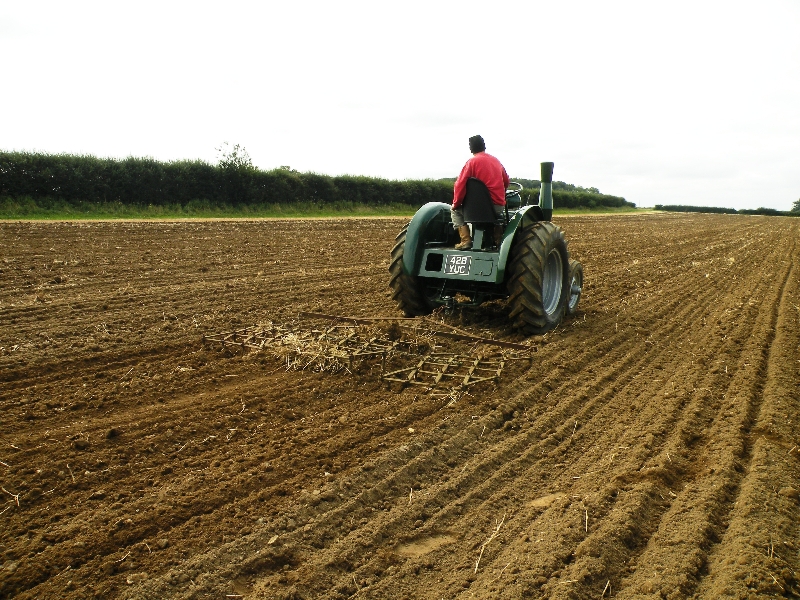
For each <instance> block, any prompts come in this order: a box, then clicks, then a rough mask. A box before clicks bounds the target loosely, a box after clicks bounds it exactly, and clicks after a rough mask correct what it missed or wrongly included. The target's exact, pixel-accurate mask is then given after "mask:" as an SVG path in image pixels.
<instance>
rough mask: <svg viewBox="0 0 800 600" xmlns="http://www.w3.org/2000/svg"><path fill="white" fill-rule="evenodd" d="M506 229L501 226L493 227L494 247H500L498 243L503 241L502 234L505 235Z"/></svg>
mask: <svg viewBox="0 0 800 600" xmlns="http://www.w3.org/2000/svg"><path fill="white" fill-rule="evenodd" d="M505 231H506V228H505V227H503V226H502V225H495V226H494V245H495V246H498V247H499V246H500V242H502V241H503V234H504V233H505Z"/></svg>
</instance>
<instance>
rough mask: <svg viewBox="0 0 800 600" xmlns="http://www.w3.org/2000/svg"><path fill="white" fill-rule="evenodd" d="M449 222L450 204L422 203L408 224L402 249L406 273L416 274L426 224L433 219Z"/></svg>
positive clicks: (425, 236) (422, 249)
mask: <svg viewBox="0 0 800 600" xmlns="http://www.w3.org/2000/svg"><path fill="white" fill-rule="evenodd" d="M434 220H439V221H440V222H450V221H451V218H450V205H449V204H445V203H444V202H428V203H427V204H424V205H423V206H422V207H421V208H420V209H419V210H418V211H417V212H415V213H414V216H413V217H411V222H410V223H409V224H408V230H407V231H406V244H405V248H404V249H403V271H404V272H405V274H406V275H412V276H416V275H417V274H418V273H419V267H420V262H421V261H422V255H423V253H424V250H425V243H424V242H425V240H426V239H427V237H428V236H427V235H426V233H427V232H428V226H429V225H430V224H431V223H432V222H433V221H434Z"/></svg>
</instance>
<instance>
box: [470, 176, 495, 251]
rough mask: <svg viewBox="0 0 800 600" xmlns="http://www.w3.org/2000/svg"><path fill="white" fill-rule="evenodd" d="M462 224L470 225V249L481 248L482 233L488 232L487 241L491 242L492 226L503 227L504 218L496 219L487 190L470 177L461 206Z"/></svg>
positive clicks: (484, 185) (483, 184)
mask: <svg viewBox="0 0 800 600" xmlns="http://www.w3.org/2000/svg"><path fill="white" fill-rule="evenodd" d="M461 210H462V212H463V215H464V222H465V223H469V224H471V225H472V247H473V249H475V250H480V249H482V248H483V241H484V237H485V236H484V233H485V232H486V231H488V232H489V236H488V237H489V240H490V241H491V240H493V239H494V236H493V233H492V232H493V230H494V226H495V225H496V224H497V225H505V224H506V220H505V217H500V218H499V219H498V217H497V215H495V212H494V203H493V202H492V197H491V195H490V194H489V188H487V187H486V184H485V183H483V182H482V181H481V180H480V179H476V178H475V177H470V178H469V179H468V180H467V193H466V195H465V196H464V201H463V202H462V204H461Z"/></svg>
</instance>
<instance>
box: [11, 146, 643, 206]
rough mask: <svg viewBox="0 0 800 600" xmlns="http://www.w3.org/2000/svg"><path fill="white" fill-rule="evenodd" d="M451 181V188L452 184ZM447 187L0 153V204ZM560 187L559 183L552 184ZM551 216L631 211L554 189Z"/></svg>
mask: <svg viewBox="0 0 800 600" xmlns="http://www.w3.org/2000/svg"><path fill="white" fill-rule="evenodd" d="M452 181H454V180H452ZM452 181H451V180H431V179H426V180H403V181H396V180H387V179H381V178H377V177H364V176H355V175H341V176H335V177H332V176H328V175H320V174H317V173H300V172H297V171H295V170H293V169H291V168H290V167H280V168H277V169H272V170H269V171H263V170H260V169H258V168H256V167H254V166H253V165H252V162H251V160H250V158H249V156H247V153H246V151H244V150H243V149H240V148H239V147H238V146H235V147H234V149H233V150H232V151H229V152H227V153H225V154H224V155H223V156H222V158H221V159H220V161H219V164H217V165H212V164H209V163H207V162H204V161H200V160H183V161H172V162H161V161H157V160H155V159H152V158H134V157H129V158H125V159H112V158H97V157H94V156H90V155H71V154H45V153H37V152H0V198H6V199H28V200H32V201H34V202H36V203H37V204H39V205H41V206H45V205H47V203H48V202H52V201H58V202H60V203H66V204H68V205H75V206H77V205H85V204H86V203H95V204H109V203H121V204H124V205H137V206H174V205H180V206H188V205H192V204H196V203H203V204H204V205H206V206H211V207H227V206H230V207H243V206H256V205H276V204H293V203H314V204H322V205H325V204H336V203H342V202H348V203H355V204H366V205H371V206H382V205H409V206H421V205H422V204H425V203H427V202H445V203H450V202H451V201H452V197H453V185H452ZM519 181H520V183H523V184H524V183H526V182H527V183H529V184H531V185H528V186H526V189H525V190H523V193H522V195H523V198H524V199H525V201H526V202H535V201H537V200H538V193H539V190H538V187H537V188H535V187H534V185H533V184H534V183H538V182H536V181H535V180H524V181H523V180H519ZM559 183H562V184H563V182H559ZM553 187H554V192H553V203H554V207H555V208H560V207H565V208H574V207H581V206H585V207H591V208H594V207H625V206H627V207H634V206H635V205H634V204H633V203H632V202H627V201H626V200H625V199H624V198H620V197H617V196H609V195H606V194H600V193H598V192H597V190H596V189H595V188H579V187H578V186H570V184H563V187H562V186H557V185H555V184H554V186H553Z"/></svg>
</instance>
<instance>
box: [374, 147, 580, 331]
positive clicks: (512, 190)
mask: <svg viewBox="0 0 800 600" xmlns="http://www.w3.org/2000/svg"><path fill="white" fill-rule="evenodd" d="M541 169H542V179H541V191H540V193H539V204H538V205H536V204H530V205H526V204H525V203H524V202H523V200H522V196H521V194H520V191H521V190H522V185H520V184H519V183H516V182H511V184H509V186H508V187H509V189H508V190H506V209H505V211H504V212H505V214H504V215H503V218H502V222H496V219H497V218H496V216H495V213H494V209H493V207H492V204H491V198H490V197H489V193H488V190H487V189H486V186H485V185H484V184H483V183H482V182H481V181H480V180H478V179H470V180H469V181H468V182H467V191H466V196H465V198H464V203H463V212H464V221H465V222H467V223H468V224H469V225H470V228H471V231H472V248H471V249H469V250H456V249H455V245H456V243H457V242H458V241H459V236H458V233H457V232H456V230H454V229H453V225H452V221H451V217H450V205H449V204H445V203H442V202H429V203H427V204H425V205H424V206H422V207H421V208H420V209H419V210H418V211H417V212H416V213H415V214H414V216H413V217H412V219H411V221H410V222H409V223H408V224H407V225H406V226H405V227H403V229H402V230H401V231H400V233H399V234H398V235H397V238H396V243H395V245H394V248H392V256H391V263H390V265H389V273H390V280H389V287H391V288H392V292H393V293H392V299H393V300H394V301H395V302H396V303H397V306H398V308H399V309H400V310H401V311H402V312H403V314H404V315H405V316H406V317H416V316H421V315H426V314H429V313H431V312H432V311H433V310H434V309H435V308H437V307H440V306H445V307H450V308H453V307H455V306H458V307H465V306H477V305H479V304H481V303H483V302H486V301H488V300H493V299H500V298H503V299H504V298H507V299H508V309H509V317H510V319H511V325H512V327H514V328H515V329H517V330H519V331H520V332H521V333H523V334H525V335H541V334H544V333H546V332H548V331H550V330H551V329H553V328H554V327H556V326H557V325H558V324H559V323H560V322H561V320H562V318H563V317H564V315H565V314H574V313H575V311H576V310H577V307H578V301H579V300H580V297H581V292H582V290H583V267H582V266H581V263H579V262H578V261H576V260H573V259H571V258H570V255H569V251H568V250H567V241H566V239H565V238H564V232H563V231H562V230H561V228H560V227H558V226H557V225H554V224H553V223H551V219H552V216H553V163H551V162H546V163H542V165H541ZM496 225H501V226H502V227H501V228H499V230H500V229H501V230H502V235H501V236H499V239H497V238H496V237H495V235H494V234H493V232H494V231H495V226H496Z"/></svg>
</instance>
